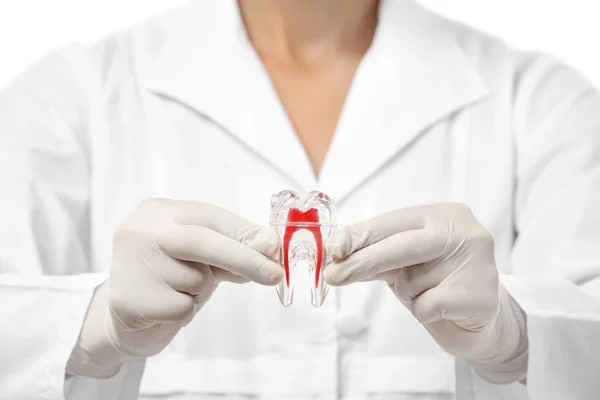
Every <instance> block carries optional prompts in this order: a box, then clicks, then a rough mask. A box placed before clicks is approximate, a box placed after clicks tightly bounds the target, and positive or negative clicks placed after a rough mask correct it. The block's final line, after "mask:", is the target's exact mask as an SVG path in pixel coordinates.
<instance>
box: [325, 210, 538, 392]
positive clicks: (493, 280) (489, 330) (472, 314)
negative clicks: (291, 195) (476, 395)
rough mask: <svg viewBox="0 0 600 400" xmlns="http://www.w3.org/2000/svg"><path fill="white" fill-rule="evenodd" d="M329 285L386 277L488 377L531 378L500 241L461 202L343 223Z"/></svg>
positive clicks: (331, 244) (442, 339)
mask: <svg viewBox="0 0 600 400" xmlns="http://www.w3.org/2000/svg"><path fill="white" fill-rule="evenodd" d="M326 249H327V251H328V253H329V254H330V255H332V256H333V258H334V260H336V261H334V262H333V263H332V264H330V265H328V266H327V267H326V268H325V270H324V277H325V280H326V281H327V282H328V283H329V284H331V285H336V286H339V285H347V284H350V283H353V282H358V281H369V280H383V281H386V282H387V283H388V285H389V287H390V288H391V289H392V290H393V292H394V294H395V295H396V296H397V297H398V299H399V300H400V301H401V302H402V303H403V304H404V305H405V306H406V307H408V309H409V310H410V311H411V312H412V314H413V315H414V316H415V317H416V318H417V319H418V320H419V321H420V322H421V323H422V324H423V325H424V326H425V328H426V329H427V330H428V331H429V333H430V334H431V336H432V337H433V338H434V339H435V340H436V341H437V343H438V344H439V345H440V346H441V347H442V348H443V349H444V350H446V351H447V352H448V353H450V354H453V355H455V356H458V357H461V358H464V359H466V360H468V361H470V363H471V364H472V365H473V367H474V368H475V369H476V370H477V371H478V372H479V374H480V375H482V376H483V377H484V378H486V379H488V380H490V381H495V382H499V383H500V382H510V381H514V380H518V379H523V378H524V377H525V375H526V362H527V354H526V353H527V335H526V332H525V323H524V317H523V314H522V311H521V309H520V307H519V306H518V305H517V304H516V303H515V302H514V300H512V298H511V297H510V296H509V295H508V293H507V292H506V290H505V289H504V287H503V286H502V285H501V284H500V283H499V276H498V270H497V268H496V264H495V261H494V239H493V237H492V235H491V234H490V232H489V231H488V230H487V229H485V228H484V227H483V226H482V225H481V224H480V223H479V222H478V221H477V219H476V218H475V217H474V215H473V214H472V213H471V211H470V210H469V208H468V207H466V206H465V205H462V204H454V203H445V204H435V205H428V206H419V207H410V208H405V209H400V210H397V211H394V212H391V213H388V214H384V215H381V216H378V217H376V218H374V219H371V220H368V221H365V222H362V223H358V224H355V225H352V226H348V227H346V228H344V229H343V230H342V231H341V232H339V233H336V234H334V235H333V236H331V237H330V238H329V240H328V241H327V243H326Z"/></svg>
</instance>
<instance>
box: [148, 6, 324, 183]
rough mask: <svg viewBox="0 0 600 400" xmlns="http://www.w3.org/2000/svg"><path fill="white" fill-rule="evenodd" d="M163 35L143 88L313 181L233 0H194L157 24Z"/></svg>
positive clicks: (291, 175)
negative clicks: (195, 114)
mask: <svg viewBox="0 0 600 400" xmlns="http://www.w3.org/2000/svg"><path fill="white" fill-rule="evenodd" d="M162 24H163V27H162V28H163V29H162V30H163V31H164V33H165V38H164V39H165V40H164V42H163V44H162V46H159V47H160V49H159V51H158V52H157V53H158V54H157V56H156V57H154V58H153V59H151V60H150V61H149V63H148V64H149V67H148V69H147V71H146V73H145V74H144V78H143V80H144V85H145V86H146V88H147V89H148V90H149V91H151V92H153V93H155V94H157V95H160V96H163V97H165V98H169V99H173V100H175V101H178V102H180V103H182V104H183V105H185V106H187V107H189V108H191V109H193V110H194V111H195V112H197V113H198V114H200V115H201V116H203V117H204V118H208V119H209V120H211V121H212V122H213V123H215V124H217V125H219V126H221V127H222V128H223V130H224V132H226V133H227V134H229V135H232V136H233V137H234V138H236V139H237V140H238V141H240V142H241V143H243V144H244V145H245V146H247V148H248V149H249V151H253V152H255V153H256V154H257V155H259V156H260V157H262V158H263V159H264V160H265V161H266V162H268V163H270V164H271V165H272V167H273V168H274V169H276V170H278V171H279V172H280V173H281V174H282V175H284V176H285V177H286V178H287V179H288V181H289V185H290V186H289V188H294V189H296V190H304V191H308V190H310V189H313V188H314V187H315V186H316V178H315V176H314V173H313V171H312V168H311V166H310V162H309V160H308V157H307V156H306V153H305V152H304V151H303V147H302V145H301V143H300V141H299V139H298V138H297V136H296V135H295V133H294V130H293V127H292V125H291V123H290V122H289V119H288V118H287V114H286V113H285V110H284V108H283V106H282V104H281V102H280V101H279V99H278V97H277V94H276V91H275V89H274V87H273V85H272V83H271V81H270V80H269V77H268V75H267V73H266V71H265V69H264V67H263V66H262V63H261V62H260V60H259V58H258V56H257V55H256V53H255V51H254V49H253V48H252V46H251V44H250V42H249V40H248V38H247V36H246V32H245V29H244V25H243V22H242V19H241V16H240V13H239V9H238V6H237V2H236V1H235V0H195V1H192V2H190V3H188V4H186V5H185V6H184V7H183V8H181V9H179V10H177V12H176V13H174V14H173V15H171V16H169V17H168V18H166V19H165V20H163V21H162Z"/></svg>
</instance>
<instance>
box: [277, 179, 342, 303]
mask: <svg viewBox="0 0 600 400" xmlns="http://www.w3.org/2000/svg"><path fill="white" fill-rule="evenodd" d="M270 224H271V226H273V227H274V228H275V229H276V230H277V233H278V234H279V237H280V239H281V246H280V249H281V250H280V254H279V262H280V263H281V266H282V267H283V268H284V270H285V279H284V280H283V281H282V282H281V283H280V284H279V285H278V287H277V294H278V295H279V299H280V300H281V303H282V304H283V305H284V306H286V307H287V306H289V305H291V304H292V302H293V294H294V275H295V274H294V272H295V270H296V268H297V266H298V265H299V264H300V263H301V262H303V263H305V265H307V266H308V269H309V273H310V276H311V283H312V287H311V302H312V304H313V305H314V306H315V307H320V306H321V305H322V304H323V301H324V300H325V297H326V295H327V291H328V289H329V287H328V285H327V283H325V281H324V280H323V274H322V269H323V267H324V265H326V264H327V263H329V262H330V261H331V260H329V259H328V257H327V254H326V251H325V246H324V245H323V244H324V243H325V241H326V240H327V238H328V237H329V235H330V234H331V233H332V231H333V229H334V228H335V226H336V214H335V204H334V203H333V200H331V199H330V198H329V196H327V195H326V194H324V193H321V192H318V191H312V192H310V193H308V194H307V195H306V196H305V197H301V196H300V195H298V193H296V192H294V191H292V190H284V191H282V192H279V193H278V194H276V195H273V196H272V197H271V220H270Z"/></svg>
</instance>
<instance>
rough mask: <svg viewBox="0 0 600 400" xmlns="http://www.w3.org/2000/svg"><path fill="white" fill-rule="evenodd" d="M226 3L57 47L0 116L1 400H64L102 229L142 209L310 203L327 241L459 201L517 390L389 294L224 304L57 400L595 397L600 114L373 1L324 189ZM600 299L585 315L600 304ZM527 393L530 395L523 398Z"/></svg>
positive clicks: (510, 57)
mask: <svg viewBox="0 0 600 400" xmlns="http://www.w3.org/2000/svg"><path fill="white" fill-rule="evenodd" d="M236 7H237V6H236V2H235V1H234V0H204V1H200V0H198V1H192V2H191V3H189V4H187V5H185V6H183V7H181V8H179V9H176V10H173V11H172V12H170V13H169V14H167V15H165V16H162V17H160V18H157V19H155V20H152V21H149V22H147V23H145V24H143V25H141V26H138V27H135V28H133V29H130V30H127V31H124V32H120V33H118V34H116V35H114V36H112V37H110V38H108V39H106V40H103V41H101V42H100V43H98V44H96V45H94V46H90V47H81V46H69V47H67V48H65V49H62V50H59V51H57V52H55V53H53V54H51V55H49V56H48V57H46V58H45V59H44V60H42V61H40V62H39V63H38V64H37V65H36V66H34V67H33V68H32V69H30V70H29V71H28V72H27V73H26V74H25V75H23V77H22V78H21V79H19V80H18V81H16V82H15V83H14V84H13V85H12V86H11V87H10V88H9V89H8V90H7V91H6V92H4V94H3V95H2V96H1V97H0V185H1V186H0V187H1V188H2V189H1V190H2V195H1V196H0V221H2V228H0V304H1V307H0V317H1V321H2V329H1V330H0V343H2V344H1V347H0V355H1V357H0V360H1V362H0V399H10V400H18V399H27V400H31V399H52V400H54V399H62V398H63V397H62V396H63V395H62V392H63V380H64V367H65V363H66V361H67V359H68V357H69V354H70V351H71V349H72V347H73V344H74V343H75V341H76V339H77V336H78V332H79V329H80V326H81V323H82V320H83V318H84V315H85V312H86V308H87V305H88V302H89V299H90V297H91V295H92V292H93V289H94V287H96V286H97V285H98V284H99V283H100V282H101V281H103V280H104V279H105V278H106V273H107V271H108V269H109V268H110V262H111V241H112V234H113V231H114V229H115V227H116V226H117V225H118V224H119V223H120V222H121V221H123V220H124V219H125V218H126V217H127V216H128V215H129V214H130V213H131V212H132V211H133V209H134V207H135V206H136V205H137V204H138V203H139V202H140V201H141V200H142V199H144V198H147V197H168V198H173V199H186V200H195V201H201V202H208V203H213V204H217V205H219V206H221V207H223V208H225V209H227V210H230V211H231V212H233V213H236V214H239V215H241V216H243V217H246V218H249V219H251V220H253V221H256V222H259V223H264V224H267V222H268V214H269V207H268V205H269V201H270V195H271V194H272V193H276V192H278V191H279V190H282V189H294V190H299V191H308V190H311V189H319V190H322V191H324V192H326V193H328V194H329V195H330V196H331V197H332V198H334V199H336V200H337V204H338V208H339V220H340V223H342V224H348V223H352V222H357V221H359V220H363V219H366V218H370V217H373V216H375V215H377V214H380V213H383V212H386V211H390V210H393V209H397V208H401V207H405V206H409V205H415V204H424V203H433V202H439V201H460V202H464V203H466V204H468V205H469V206H470V207H471V208H472V209H473V210H474V213H475V214H476V216H477V217H478V218H479V219H480V220H481V221H482V222H483V224H484V225H485V226H486V227H487V228H489V229H490V230H491V232H493V234H494V236H495V239H496V255H497V265H498V268H499V269H500V271H501V273H502V274H503V276H502V279H503V282H504V283H505V285H506V287H507V288H508V290H509V291H510V293H511V294H512V295H513V296H514V298H515V299H516V301H517V302H518V303H519V304H520V305H521V307H522V308H523V309H524V311H525V312H526V314H527V321H528V336H529V344H530V358H529V376H528V381H527V386H525V385H523V384H521V383H515V384H512V385H505V386H499V385H492V384H489V383H485V382H483V381H482V380H481V379H480V378H478V377H477V375H475V374H473V373H472V371H471V370H470V368H469V367H468V365H466V364H465V363H464V362H461V361H457V362H456V365H455V360H454V359H453V358H452V357H450V356H448V355H446V354H445V353H444V352H443V351H442V350H440V349H439V347H438V346H437V345H436V344H435V342H434V341H433V340H432V339H431V338H430V337H429V336H428V334H427V332H426V331H425V329H423V327H422V326H420V325H419V324H418V323H417V322H416V321H415V320H414V318H412V316H411V315H410V313H409V312H408V311H407V310H405V309H404V307H403V306H402V305H401V304H400V303H399V302H398V301H397V300H396V298H395V297H394V296H393V295H392V293H391V292H390V291H389V290H388V289H387V288H386V287H385V285H383V284H382V283H368V284H355V285H351V286H348V287H343V288H335V289H332V290H331V291H330V294H329V297H328V299H327V300H326V302H325V304H324V307H323V308H322V309H319V310H317V309H313V308H312V307H311V306H310V305H309V301H308V297H307V295H305V294H303V293H304V292H303V291H301V290H300V291H297V293H296V299H295V303H294V305H293V307H292V308H290V309H285V308H283V307H282V306H281V305H280V304H279V300H278V299H277V296H276V294H275V291H274V289H273V288H267V287H262V286H259V285H255V284H247V285H233V284H223V285H222V286H221V287H219V289H218V290H217V292H216V294H215V295H214V297H213V298H212V299H211V300H210V302H209V303H208V304H207V305H206V307H205V308H204V309H203V310H202V311H201V312H200V313H199V314H198V315H197V318H196V319H195V320H194V321H193V322H192V324H191V325H190V326H188V327H187V328H186V329H184V330H183V331H182V332H181V334H180V335H178V336H177V338H176V339H175V340H174V342H173V343H172V345H171V346H169V347H168V348H167V349H166V350H165V351H164V352H163V353H161V354H160V355H158V356H156V357H153V358H151V359H149V360H147V361H146V362H145V371H144V361H143V360H142V361H136V362H131V363H129V364H127V365H126V366H125V367H124V368H123V369H122V370H121V372H120V373H119V374H118V375H116V376H115V377H113V378H111V379H108V380H105V381H102V380H98V381H95V380H89V379H84V378H79V377H73V378H69V379H68V380H67V384H66V392H67V394H68V398H73V399H75V398H76V399H86V400H93V399H102V400H113V399H114V400H116V399H119V400H130V399H134V398H136V396H137V391H138V387H139V390H140V396H141V398H146V396H154V397H151V398H153V399H156V398H158V399H163V398H164V399H205V398H215V399H221V400H229V399H234V398H244V399H245V398H248V397H252V396H258V397H252V398H261V399H262V398H277V399H288V398H289V399H309V398H313V399H317V398H318V399H334V398H337V396H338V395H341V396H342V398H344V399H367V398H369V399H371V398H373V399H413V398H414V399H449V398H451V396H452V393H453V392H454V391H455V390H456V392H457V393H458V398H459V399H486V400H487V399H510V400H525V399H532V400H565V399H577V400H588V399H589V400H591V399H597V398H598V396H599V395H598V393H600V379H598V378H599V377H600V345H599V341H600V300H599V298H600V296H599V292H600V279H599V277H600V246H599V245H598V242H599V238H600V97H599V96H598V93H597V92H596V91H595V90H594V89H593V88H592V87H591V86H590V85H589V83H587V82H586V81H585V80H584V79H582V78H581V77H580V76H579V75H578V74H577V73H575V72H574V71H572V70H571V69H569V68H567V67H565V66H563V65H561V64H560V63H559V62H557V61H555V60H553V59H552V58H551V57H548V56H544V55H535V54H525V53H521V52H519V51H515V50H513V49H512V48H510V47H508V46H507V45H506V44H504V43H503V42H501V41H500V40H498V39H496V38H493V37H489V36H486V35H484V34H482V33H480V32H477V31H474V30H472V29H469V28H467V27H464V26H461V25H459V24H457V23H455V22H451V21H447V20H444V19H442V18H441V17H439V16H436V15H434V14H432V13H430V12H429V11H426V10H424V9H422V8H420V7H419V6H417V5H416V4H415V3H413V2H412V1H410V0H404V1H400V0H398V1H394V0H387V1H383V2H382V5H381V11H380V17H381V18H380V23H379V27H378V30H377V34H376V37H375V40H374V43H373V46H372V48H371V49H370V50H369V52H368V53H367V55H366V57H365V59H364V61H363V62H362V64H361V66H360V68H359V70H358V72H357V75H356V79H355V82H354V84H353V86H352V88H351V91H350V94H349V96H348V99H347V102H346V104H345V107H344V110H343V113H342V116H341V119H340V121H339V126H338V127H337V130H336V132H335V136H334V139H333V143H332V145H331V148H330V150H329V153H328V154H327V157H326V160H325V162H324V165H323V168H322V171H321V174H320V176H319V177H318V179H317V178H316V177H315V176H314V175H313V173H312V170H311V167H310V165H309V162H308V159H307V157H306V155H305V153H304V152H303V150H302V146H301V144H300V142H299V141H298V139H297V137H296V136H295V134H294V132H293V129H292V126H291V124H290V122H289V120H288V119H287V118H286V115H285V113H284V109H283V108H282V105H281V104H280V102H279V101H278V99H277V96H276V93H275V91H274V89H273V87H272V86H271V85H270V83H269V81H268V77H267V75H266V73H265V71H264V69H263V68H262V67H261V64H260V62H259V60H258V58H257V57H256V55H255V53H254V52H253V50H252V47H251V46H250V44H249V42H248V40H247V38H246V36H245V34H244V29H243V25H242V23H241V20H240V18H239V13H238V10H237V8H236ZM594 296H595V297H594ZM528 393H529V394H528Z"/></svg>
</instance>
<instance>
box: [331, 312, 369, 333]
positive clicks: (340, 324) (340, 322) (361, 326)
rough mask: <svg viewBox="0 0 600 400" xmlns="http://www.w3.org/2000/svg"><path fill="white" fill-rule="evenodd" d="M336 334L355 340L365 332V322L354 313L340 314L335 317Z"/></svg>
mask: <svg viewBox="0 0 600 400" xmlns="http://www.w3.org/2000/svg"><path fill="white" fill-rule="evenodd" d="M335 326H336V329H337V332H338V333H339V334H340V335H342V336H346V337H349V338H357V337H359V336H360V335H362V334H364V333H365V332H366V331H367V328H368V326H367V321H366V319H365V318H364V317H362V316H361V315H359V314H357V313H355V312H340V313H339V314H338V315H337V316H336V321H335Z"/></svg>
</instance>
